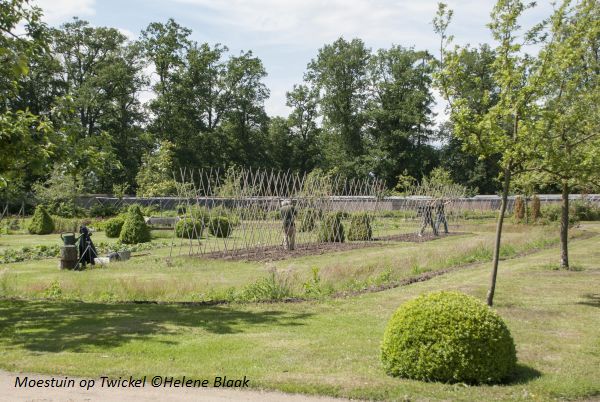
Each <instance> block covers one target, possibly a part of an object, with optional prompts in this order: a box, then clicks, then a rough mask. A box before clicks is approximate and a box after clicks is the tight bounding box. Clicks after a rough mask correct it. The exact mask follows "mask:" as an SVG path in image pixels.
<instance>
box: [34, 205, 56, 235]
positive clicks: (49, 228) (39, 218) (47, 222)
mask: <svg viewBox="0 0 600 402" xmlns="http://www.w3.org/2000/svg"><path fill="white" fill-rule="evenodd" d="M27 229H28V230H29V233H31V234H37V235H45V234H50V233H52V232H54V221H53V220H52V217H51V216H50V214H49V213H48V211H47V210H46V207H44V206H43V205H38V206H37V208H36V209H35V212H34V213H33V218H32V219H31V222H30V223H29V227H28V228H27Z"/></svg>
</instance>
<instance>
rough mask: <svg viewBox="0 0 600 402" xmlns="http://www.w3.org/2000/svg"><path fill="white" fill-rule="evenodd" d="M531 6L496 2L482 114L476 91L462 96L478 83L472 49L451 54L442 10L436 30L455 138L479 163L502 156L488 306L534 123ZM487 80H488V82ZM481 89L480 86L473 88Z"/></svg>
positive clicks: (514, 0) (440, 76)
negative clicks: (467, 61) (469, 63)
mask: <svg viewBox="0 0 600 402" xmlns="http://www.w3.org/2000/svg"><path fill="white" fill-rule="evenodd" d="M530 6H532V5H527V6H526V5H525V4H524V3H523V2H522V1H520V0H498V1H497V3H496V5H495V6H494V8H493V10H492V13H491V22H490V24H489V25H488V26H489V27H490V30H491V33H492V36H493V38H494V40H496V41H497V42H498V45H497V47H496V48H495V49H493V50H492V51H493V60H492V61H491V63H490V75H489V79H490V80H491V83H490V84H491V85H490V86H491V87H492V88H493V90H492V91H489V92H488V91H485V92H483V93H481V94H479V95H477V97H478V99H481V103H482V105H481V106H483V107H482V108H478V107H474V105H473V103H472V102H471V96H472V91H464V86H463V84H462V81H463V80H475V82H476V81H477V80H478V77H473V76H467V75H465V71H464V68H463V66H464V63H462V62H461V59H462V57H461V56H462V55H463V54H465V53H468V52H469V51H470V49H469V48H460V47H458V46H457V47H455V48H454V49H453V50H449V49H448V44H449V43H450V42H451V40H452V38H451V37H449V36H448V34H447V28H448V25H449V23H450V20H451V17H452V11H449V10H447V8H446V6H445V5H444V4H440V6H439V9H438V14H437V16H436V18H435V19H434V28H435V30H436V32H437V33H438V34H439V35H440V37H441V45H440V48H441V56H440V69H439V70H438V72H437V85H438V86H439V88H440V90H441V92H442V94H443V95H444V96H445V98H446V99H447V100H448V102H449V105H450V118H451V121H452V123H453V125H454V127H453V128H454V131H453V132H454V134H455V135H456V136H458V137H460V138H461V139H462V140H463V141H464V143H465V147H466V148H467V149H469V151H470V152H473V153H474V154H476V155H478V156H479V157H481V158H488V157H490V156H492V155H501V158H500V161H499V163H500V166H501V167H502V175H503V185H502V203H501V207H500V212H499V215H498V221H497V226H496V239H495V242H494V253H493V261H492V272H491V275H490V287H489V290H488V294H487V303H488V305H490V306H491V305H492V304H493V300H494V292H495V288H496V277H497V273H498V263H499V257H500V242H501V237H502V228H503V223H504V216H505V212H506V206H507V199H508V193H509V190H510V183H511V177H512V174H513V173H514V172H515V171H516V170H517V169H518V168H519V167H520V165H521V163H522V162H523V159H524V158H523V152H522V147H523V143H524V142H525V138H526V132H524V131H523V130H521V122H523V121H527V120H528V119H530V118H531V116H530V115H529V108H530V106H531V103H532V102H533V100H534V99H533V98H532V88H534V87H535V85H536V84H535V82H532V79H531V78H532V69H533V67H534V66H535V63H534V62H535V61H536V60H535V59H534V58H532V57H529V56H528V55H527V54H525V53H524V50H525V49H524V47H523V46H524V45H525V44H527V43H529V42H530V41H531V40H532V39H533V38H535V36H536V33H537V32H538V30H539V27H534V28H533V29H532V30H530V31H528V32H527V33H525V34H524V37H522V38H521V37H520V35H519V32H520V28H521V27H520V26H519V24H518V20H519V17H520V16H521V14H522V13H523V11H524V10H525V9H526V8H528V7H530ZM486 78H487V77H486ZM470 87H472V88H477V87H478V85H476V84H474V85H471V86H470Z"/></svg>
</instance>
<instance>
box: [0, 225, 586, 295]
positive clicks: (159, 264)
mask: <svg viewBox="0 0 600 402" xmlns="http://www.w3.org/2000/svg"><path fill="white" fill-rule="evenodd" d="M453 230H454V231H457V230H458V231H460V232H461V233H464V234H462V235H458V236H450V237H447V238H442V239H439V240H435V241H430V242H426V243H408V242H382V243H381V244H380V245H379V246H375V247H367V248H362V249H355V250H350V251H345V252H335V253H328V254H323V255H313V256H306V257H302V258H293V259H288V260H282V261H275V262H268V263H265V262H243V261H233V262H232V261H223V260H216V259H206V258H199V257H195V256H194V257H189V256H187V254H188V253H187V249H186V248H180V247H179V246H178V245H176V247H175V248H174V249H173V250H171V249H170V248H169V247H166V248H159V249H154V250H151V251H144V252H142V253H137V254H138V255H140V254H141V256H138V257H133V258H132V259H131V260H129V261H127V262H122V263H115V264H111V265H109V266H108V267H106V268H99V269H90V270H87V271H84V272H72V271H60V270H58V260H57V259H47V260H39V261H28V262H22V263H14V264H5V265H0V295H4V296H13V297H28V298H40V297H46V296H47V294H48V289H49V288H52V286H56V284H58V285H59V286H60V288H61V291H62V297H63V298H66V299H77V300H84V301H102V302H104V301H128V300H160V301H210V300H223V299H231V298H232V297H233V296H231V294H232V292H240V291H242V290H243V289H244V287H246V286H248V285H250V284H253V283H255V282H256V281H260V280H261V279H262V278H265V277H268V276H269V275H270V272H271V271H272V270H276V271H277V276H278V278H279V279H281V280H282V281H285V282H286V284H287V285H288V286H289V287H290V290H291V292H292V293H293V294H294V295H295V296H296V297H304V294H303V292H304V291H305V290H304V284H305V283H306V282H307V281H309V280H311V278H312V275H313V268H318V270H319V271H318V275H319V279H320V281H321V285H322V287H323V289H326V290H327V291H328V292H329V293H331V292H338V291H347V290H350V291H355V290H359V289H361V288H364V287H366V286H370V285H381V284H385V283H390V282H394V281H400V280H403V279H406V278H409V277H414V276H418V275H420V274H422V273H424V272H427V271H432V270H439V269H443V268H448V267H451V266H456V265H461V264H465V263H469V262H473V261H484V260H488V259H490V258H491V245H492V241H493V224H491V223H485V224H475V225H473V224H470V225H468V226H460V227H455V228H453ZM574 233H575V234H577V233H578V231H574ZM100 235H101V233H99V234H98V238H100ZM31 237H34V238H36V237H40V236H29V238H31ZM44 238H46V237H45V236H44ZM504 239H505V251H506V252H507V253H506V254H507V256H511V255H515V254H516V253H518V252H522V251H528V250H530V249H531V248H535V247H539V246H540V245H541V246H543V245H545V244H547V243H552V242H555V241H556V240H557V231H556V230H554V229H552V230H549V228H548V227H542V226H540V227H533V228H527V229H524V228H523V227H522V226H517V225H508V226H507V230H506V233H505V238H504ZM28 241H31V240H30V239H28ZM170 254H172V255H173V258H171V259H167V258H166V257H168V256H169V255H170ZM179 254H183V255H182V256H180V255H179ZM134 255H135V254H134Z"/></svg>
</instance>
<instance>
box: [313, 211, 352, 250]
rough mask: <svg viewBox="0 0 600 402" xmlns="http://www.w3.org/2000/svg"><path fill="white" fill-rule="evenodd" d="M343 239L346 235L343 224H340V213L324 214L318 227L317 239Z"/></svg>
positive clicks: (339, 240) (328, 240) (340, 240)
mask: <svg viewBox="0 0 600 402" xmlns="http://www.w3.org/2000/svg"><path fill="white" fill-rule="evenodd" d="M344 240H346V237H345V234H344V225H343V224H342V214H340V213H339V212H334V213H330V214H328V215H326V216H325V218H324V219H323V221H322V222H321V226H320V227H319V241H321V242H339V243H343V242H344Z"/></svg>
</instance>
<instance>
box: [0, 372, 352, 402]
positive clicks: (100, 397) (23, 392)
mask: <svg viewBox="0 0 600 402" xmlns="http://www.w3.org/2000/svg"><path fill="white" fill-rule="evenodd" d="M17 376H18V377H19V378H20V379H21V380H22V379H23V378H24V377H28V379H29V380H32V379H33V380H36V381H37V380H51V379H52V378H53V377H52V376H48V375H40V374H27V373H9V372H6V371H0V402H5V401H6V402H17V401H27V402H33V401H35V402H42V401H43V402H58V401H65V402H66V401H69V402H79V401H85V402H88V401H115V402H137V401H148V402H169V401H182V402H192V401H214V402H225V401H247V402H304V401H309V402H312V401H314V402H329V401H331V402H339V401H343V399H335V398H326V397H316V396H305V395H299V394H284V393H281V392H262V391H248V390H236V389H226V388H153V387H151V386H149V385H148V384H147V385H146V387H145V388H102V387H99V386H98V385H96V386H94V387H93V388H91V389H90V390H86V389H85V388H83V389H82V388H80V387H79V385H78V384H79V381H80V380H81V379H80V378H76V377H68V378H69V379H74V380H75V384H76V386H75V387H74V388H45V387H40V388H38V387H36V388H29V387H27V388H23V387H15V380H16V377H17ZM54 378H56V379H57V380H60V379H64V376H54ZM95 380H96V384H99V381H100V379H99V378H96V379H95Z"/></svg>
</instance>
